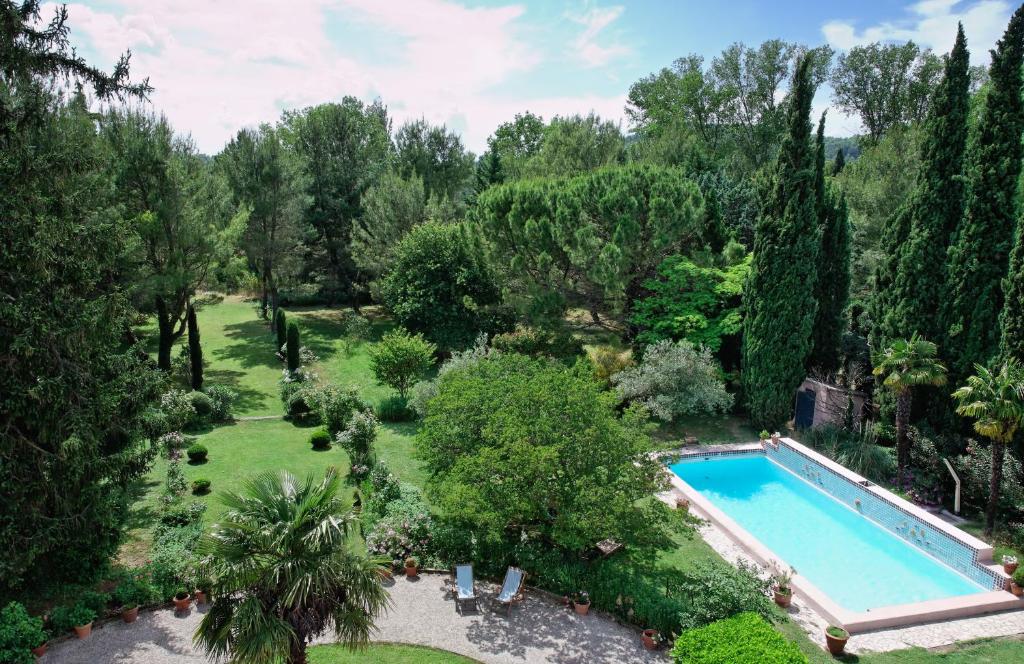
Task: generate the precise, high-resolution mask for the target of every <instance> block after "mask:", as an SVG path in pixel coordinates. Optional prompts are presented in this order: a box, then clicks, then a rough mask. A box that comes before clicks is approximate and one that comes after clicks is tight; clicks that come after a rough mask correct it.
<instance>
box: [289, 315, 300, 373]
mask: <svg viewBox="0 0 1024 664" xmlns="http://www.w3.org/2000/svg"><path fill="white" fill-rule="evenodd" d="M287 347H288V348H287V357H288V371H291V372H295V371H298V370H299V324H298V323H296V322H295V321H293V320H290V321H288V341H287Z"/></svg>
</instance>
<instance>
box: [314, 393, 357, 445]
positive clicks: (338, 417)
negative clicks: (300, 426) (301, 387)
mask: <svg viewBox="0 0 1024 664" xmlns="http://www.w3.org/2000/svg"><path fill="white" fill-rule="evenodd" d="M307 400H308V401H309V405H310V407H311V408H312V409H314V410H315V411H316V412H317V413H318V414H319V415H320V423H321V424H322V425H323V426H324V428H325V429H327V433H329V434H330V435H332V436H336V435H338V434H339V433H340V432H342V431H343V430H345V428H346V427H347V426H348V425H349V422H350V421H351V420H352V417H353V416H354V415H355V414H356V413H358V412H362V411H367V410H369V409H370V406H369V405H368V404H367V403H366V402H365V401H363V400H362V399H361V398H360V397H359V390H358V389H357V388H356V386H354V385H349V386H347V387H338V386H337V385H334V384H330V385H325V386H324V387H322V388H320V389H318V390H315V391H313V392H311V393H310V394H309V396H308V397H307Z"/></svg>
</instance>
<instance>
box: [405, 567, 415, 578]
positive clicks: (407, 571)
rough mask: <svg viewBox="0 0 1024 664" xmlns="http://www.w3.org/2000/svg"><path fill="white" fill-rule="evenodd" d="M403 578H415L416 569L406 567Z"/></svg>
mask: <svg viewBox="0 0 1024 664" xmlns="http://www.w3.org/2000/svg"><path fill="white" fill-rule="evenodd" d="M405 576H406V578H409V579H412V578H414V577H415V576H416V568H415V567H406V568H405Z"/></svg>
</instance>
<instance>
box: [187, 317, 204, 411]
mask: <svg viewBox="0 0 1024 664" xmlns="http://www.w3.org/2000/svg"><path fill="white" fill-rule="evenodd" d="M186 316H187V318H188V354H189V362H190V363H191V369H192V389H193V390H195V391H196V392H198V391H199V390H201V389H203V347H202V346H201V345H200V344H199V321H198V320H197V319H196V310H195V307H193V306H192V304H191V303H189V305H188V310H187V312H186Z"/></svg>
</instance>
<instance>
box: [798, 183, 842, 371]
mask: <svg viewBox="0 0 1024 664" xmlns="http://www.w3.org/2000/svg"><path fill="white" fill-rule="evenodd" d="M815 299H816V300H817V302H818V310H817V314H816V315H815V320H814V332H813V350H812V352H811V358H810V361H809V362H808V367H815V368H817V369H820V370H822V371H824V372H826V373H833V372H835V371H836V370H837V369H839V366H840V359H841V349H842V343H843V332H845V331H846V307H847V305H848V304H849V300H850V220H849V211H848V210H847V207H846V196H844V195H843V193H842V192H841V191H839V190H838V187H835V186H833V184H832V183H828V185H827V186H826V190H825V205H824V210H823V217H822V220H821V247H820V249H819V251H818V280H817V288H816V297H815Z"/></svg>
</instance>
